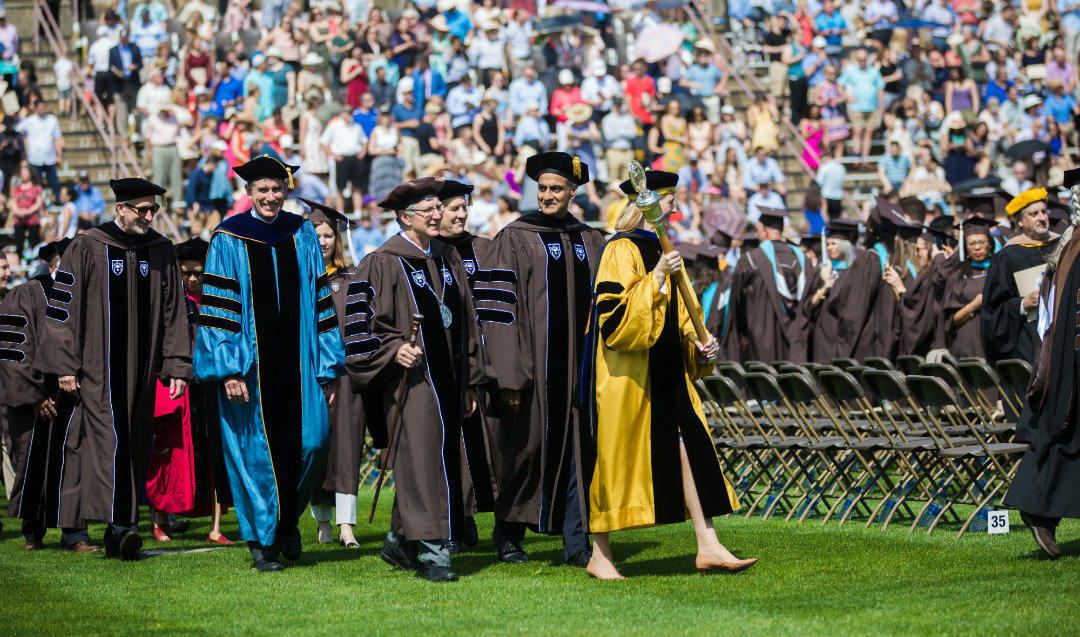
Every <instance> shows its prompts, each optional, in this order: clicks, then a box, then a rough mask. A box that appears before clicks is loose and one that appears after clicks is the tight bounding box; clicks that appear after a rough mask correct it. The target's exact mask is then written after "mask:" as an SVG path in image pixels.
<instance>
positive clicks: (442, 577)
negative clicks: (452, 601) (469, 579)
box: [416, 562, 458, 582]
mask: <svg viewBox="0 0 1080 637" xmlns="http://www.w3.org/2000/svg"><path fill="white" fill-rule="evenodd" d="M416 576H417V577H423V578H424V579H426V580H427V581H429V582H456V581H457V580H458V575H457V573H455V572H454V571H453V570H451V569H450V567H449V566H437V565H435V564H433V563H432V562H424V565H423V566H421V567H420V568H419V569H417V571H416Z"/></svg>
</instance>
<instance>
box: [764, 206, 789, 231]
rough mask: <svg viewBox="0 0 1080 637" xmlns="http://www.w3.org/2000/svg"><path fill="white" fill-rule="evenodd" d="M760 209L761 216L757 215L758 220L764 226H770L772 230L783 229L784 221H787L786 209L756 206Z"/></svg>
mask: <svg viewBox="0 0 1080 637" xmlns="http://www.w3.org/2000/svg"><path fill="white" fill-rule="evenodd" d="M758 210H759V211H761V216H760V217H758V221H760V222H761V225H763V226H765V227H766V228H772V229H773V230H783V229H784V222H785V221H787V210H780V209H779V208H761V207H759V208H758Z"/></svg>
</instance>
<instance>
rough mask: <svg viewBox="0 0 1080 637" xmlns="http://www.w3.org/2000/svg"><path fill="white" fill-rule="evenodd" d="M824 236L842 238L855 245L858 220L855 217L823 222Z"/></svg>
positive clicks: (857, 233) (857, 234)
mask: <svg viewBox="0 0 1080 637" xmlns="http://www.w3.org/2000/svg"><path fill="white" fill-rule="evenodd" d="M825 236H826V237H837V238H839V239H844V240H845V241H848V242H850V243H851V245H855V244H857V243H858V242H859V222H858V220H856V219H830V220H829V222H828V223H826V224H825Z"/></svg>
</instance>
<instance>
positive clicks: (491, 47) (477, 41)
mask: <svg viewBox="0 0 1080 637" xmlns="http://www.w3.org/2000/svg"><path fill="white" fill-rule="evenodd" d="M469 59H470V60H471V61H472V63H473V65H474V66H476V68H478V69H502V68H505V67H506V40H504V39H503V37H502V34H501V33H500V34H499V35H498V36H496V37H495V39H494V40H492V39H491V38H489V37H488V36H487V34H484V35H482V36H479V37H475V38H473V42H472V47H471V48H470V50H469Z"/></svg>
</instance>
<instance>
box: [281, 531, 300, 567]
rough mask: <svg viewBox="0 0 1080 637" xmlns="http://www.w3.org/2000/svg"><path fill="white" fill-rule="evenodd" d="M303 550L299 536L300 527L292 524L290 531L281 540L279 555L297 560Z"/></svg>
mask: <svg viewBox="0 0 1080 637" xmlns="http://www.w3.org/2000/svg"><path fill="white" fill-rule="evenodd" d="M303 552H304V547H303V543H302V542H301V538H300V529H299V527H295V526H294V527H293V528H292V531H289V533H288V534H287V535H286V536H285V539H284V540H283V541H282V542H281V556H282V557H284V558H285V559H287V560H298V559H300V555H301V554H302V553H303Z"/></svg>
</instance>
